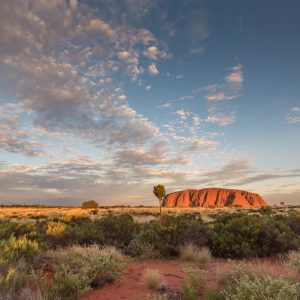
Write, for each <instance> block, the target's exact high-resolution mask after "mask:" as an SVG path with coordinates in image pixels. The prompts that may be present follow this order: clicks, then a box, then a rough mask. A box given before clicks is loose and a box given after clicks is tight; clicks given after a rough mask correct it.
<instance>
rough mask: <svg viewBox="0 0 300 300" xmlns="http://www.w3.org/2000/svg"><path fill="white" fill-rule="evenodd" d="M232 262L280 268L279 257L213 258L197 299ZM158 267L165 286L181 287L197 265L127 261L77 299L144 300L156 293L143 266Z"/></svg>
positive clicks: (222, 277)
mask: <svg viewBox="0 0 300 300" xmlns="http://www.w3.org/2000/svg"><path fill="white" fill-rule="evenodd" d="M233 264H247V265H248V266H249V265H250V267H251V268H253V269H257V268H260V269H264V268H268V269H270V268H273V269H274V270H277V269H278V270H279V269H280V272H282V265H281V263H280V260H279V259H259V260H250V261H239V262H232V261H230V260H215V261H214V262H212V263H211V264H210V265H209V266H208V267H207V269H206V270H204V271H203V278H204V281H203V286H202V290H203V295H200V296H199V297H198V298H197V299H198V300H202V299H206V298H205V296H204V294H205V292H207V291H209V290H214V289H217V288H218V284H219V282H221V281H222V279H224V278H225V277H226V276H228V274H229V273H230V270H231V269H232V265H233ZM147 268H151V269H156V270H158V271H159V272H160V273H161V275H162V279H161V283H162V284H163V285H164V286H167V287H168V290H173V291H181V290H182V286H183V284H184V282H185V281H187V280H188V278H189V274H188V272H187V270H188V269H197V265H196V264H195V263H187V262H183V261H181V260H179V259H176V260H175V259H174V260H153V261H134V262H132V263H131V264H129V265H128V267H127V268H126V269H125V271H124V272H123V274H122V275H121V276H120V278H119V279H117V280H116V281H115V282H114V283H112V284H109V285H106V286H104V287H103V288H101V289H96V290H92V291H89V292H87V293H86V294H85V295H83V296H82V297H81V298H80V300H97V299H101V300H121V299H122V300H145V299H147V297H148V296H150V295H154V294H159V292H153V291H151V290H149V289H148V288H147V286H146V284H145V283H144V280H143V273H144V271H145V269H147Z"/></svg>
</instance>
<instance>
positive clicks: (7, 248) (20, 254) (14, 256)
mask: <svg viewBox="0 0 300 300" xmlns="http://www.w3.org/2000/svg"><path fill="white" fill-rule="evenodd" d="M39 253H40V245H39V243H38V242H36V241H31V240H29V239H28V238H27V237H26V235H23V236H21V237H19V238H16V237H15V236H11V237H10V238H9V239H8V240H2V241H0V256H1V257H2V258H4V259H8V260H10V261H17V260H19V259H21V258H23V259H25V260H27V261H30V262H33V261H34V260H35V259H36V258H37V256H38V254H39Z"/></svg>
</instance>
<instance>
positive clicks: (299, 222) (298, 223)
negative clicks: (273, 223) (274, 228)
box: [278, 212, 300, 236]
mask: <svg viewBox="0 0 300 300" xmlns="http://www.w3.org/2000/svg"><path fill="white" fill-rule="evenodd" d="M278 219H281V220H282V221H284V222H285V223H286V224H287V225H288V226H289V227H290V228H291V230H292V231H293V232H295V233H296V234H297V235H298V236H299V235H300V214H299V212H298V213H297V212H295V213H289V215H288V216H278Z"/></svg>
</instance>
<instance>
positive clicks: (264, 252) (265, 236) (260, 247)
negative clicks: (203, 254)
mask: <svg viewBox="0 0 300 300" xmlns="http://www.w3.org/2000/svg"><path fill="white" fill-rule="evenodd" d="M298 246H299V237H297V235H296V234H295V233H294V232H293V231H292V230H291V229H290V227H289V226H288V225H287V224H286V223H285V222H284V221H282V220H280V219H278V218H275V217H270V216H255V215H244V214H232V215H222V216H220V217H218V218H217V219H216V222H215V224H214V226H213V234H212V245H211V248H212V250H213V254H214V255H216V256H221V257H230V258H243V257H265V256H271V255H274V254H277V253H285V252H287V251H289V250H294V249H297V248H298Z"/></svg>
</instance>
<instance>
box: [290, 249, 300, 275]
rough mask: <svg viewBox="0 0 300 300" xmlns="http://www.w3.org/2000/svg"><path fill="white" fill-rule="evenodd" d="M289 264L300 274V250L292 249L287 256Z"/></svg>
mask: <svg viewBox="0 0 300 300" xmlns="http://www.w3.org/2000/svg"><path fill="white" fill-rule="evenodd" d="M287 264H288V265H289V266H291V267H292V268H295V269H296V271H297V272H298V273H299V274H300V251H291V252H289V254H288V256H287Z"/></svg>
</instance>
